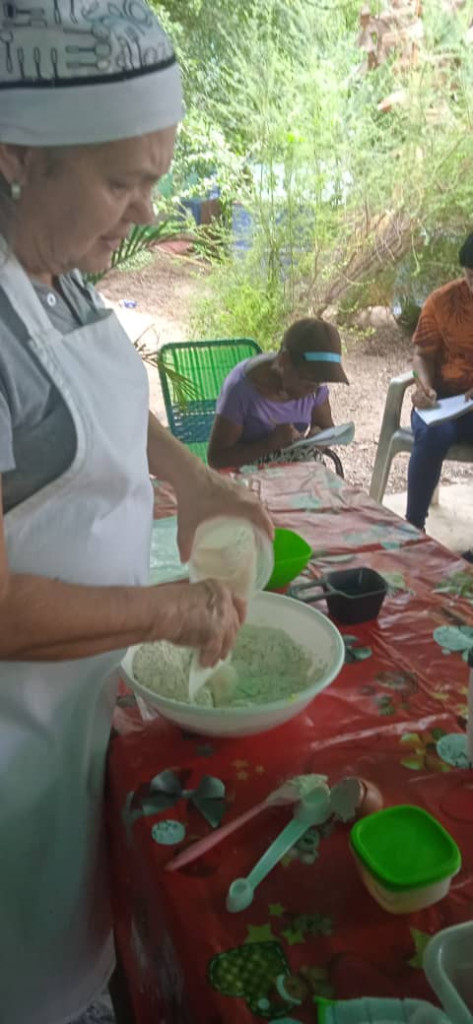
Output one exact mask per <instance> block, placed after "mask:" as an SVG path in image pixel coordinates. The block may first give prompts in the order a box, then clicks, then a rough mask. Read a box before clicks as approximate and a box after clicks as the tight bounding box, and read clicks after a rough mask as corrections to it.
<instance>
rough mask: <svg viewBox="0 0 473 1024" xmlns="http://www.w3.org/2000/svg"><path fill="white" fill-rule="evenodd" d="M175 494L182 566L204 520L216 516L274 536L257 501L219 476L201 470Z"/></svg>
mask: <svg viewBox="0 0 473 1024" xmlns="http://www.w3.org/2000/svg"><path fill="white" fill-rule="evenodd" d="M176 494H177V516H178V531H177V543H178V546H179V552H180V555H181V558H182V561H183V562H187V561H188V560H189V558H190V553H191V548H192V542H193V540H194V534H195V531H196V529H197V527H198V526H199V524H200V523H202V522H203V521H204V520H205V519H211V518H214V517H215V516H242V517H243V518H245V519H249V520H250V521H251V522H252V523H254V525H255V526H257V527H259V529H260V530H263V531H264V533H266V534H267V535H268V537H270V538H272V536H273V525H272V523H271V520H270V518H269V515H268V513H267V512H266V509H265V508H264V507H263V505H262V504H261V502H260V501H259V500H258V498H257V497H256V496H255V495H254V494H252V493H251V491H249V490H248V489H247V488H246V487H244V486H243V485H242V484H238V483H234V482H233V481H232V480H229V479H228V478H227V477H224V476H220V475H219V473H216V472H214V470H212V469H207V467H206V466H202V468H201V469H200V471H199V473H198V474H195V475H192V476H189V477H187V478H186V479H185V480H184V481H182V483H180V486H179V487H176Z"/></svg>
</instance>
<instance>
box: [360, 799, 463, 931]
mask: <svg viewBox="0 0 473 1024" xmlns="http://www.w3.org/2000/svg"><path fill="white" fill-rule="evenodd" d="M350 839H351V847H352V852H353V853H354V855H355V859H356V862H357V867H358V870H359V873H360V875H361V878H362V880H363V881H364V883H365V885H366V887H367V889H368V891H369V892H370V893H371V895H372V896H373V897H374V898H375V899H376V900H377V901H378V903H380V905H381V906H382V907H383V908H384V909H385V910H388V911H389V912H390V913H393V914H408V913H412V912H413V911H415V910H421V909H423V908H424V907H428V906H431V905H432V904H433V903H437V902H438V900H441V899H443V897H444V896H446V895H447V892H448V890H449V888H450V883H451V880H452V878H453V877H454V876H455V875H456V874H457V873H458V871H459V870H460V868H461V853H460V850H459V849H458V846H457V844H456V842H455V840H454V839H452V837H451V835H449V833H448V832H447V831H446V829H444V828H443V826H442V825H440V823H439V822H438V821H437V820H436V818H434V817H433V816H432V815H431V814H429V813H428V812H427V811H424V810H423V808H422V807H416V806H413V805H410V804H404V805H401V806H399V807H388V808H386V809H385V810H382V811H377V812H376V813H375V814H370V815H368V817H366V818H361V819H360V821H358V822H356V824H355V825H354V826H353V828H352V830H351V833H350Z"/></svg>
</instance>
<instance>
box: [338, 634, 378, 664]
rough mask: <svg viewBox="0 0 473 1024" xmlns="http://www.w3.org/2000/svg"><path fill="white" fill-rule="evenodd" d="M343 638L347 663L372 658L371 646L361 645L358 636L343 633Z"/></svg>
mask: <svg viewBox="0 0 473 1024" xmlns="http://www.w3.org/2000/svg"><path fill="white" fill-rule="evenodd" d="M342 640H343V643H344V644H345V665H352V664H353V662H355V661H365V660H366V658H371V655H372V653H373V651H372V650H371V647H359V646H358V645H359V643H360V641H359V639H358V637H357V636H349V635H348V633H342Z"/></svg>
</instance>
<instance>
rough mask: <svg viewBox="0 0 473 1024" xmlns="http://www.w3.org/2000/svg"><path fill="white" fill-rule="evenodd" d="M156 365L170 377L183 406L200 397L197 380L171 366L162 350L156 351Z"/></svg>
mask: <svg viewBox="0 0 473 1024" xmlns="http://www.w3.org/2000/svg"><path fill="white" fill-rule="evenodd" d="M155 359H156V366H157V367H158V369H159V370H162V371H163V373H165V374H166V377H168V379H169V381H170V383H171V386H172V388H173V390H174V393H175V399H176V402H177V404H178V405H180V406H181V408H185V407H186V405H187V403H188V402H195V401H197V400H198V399H199V397H200V394H199V388H198V386H197V384H196V383H195V381H193V380H189V378H188V377H185V376H184V374H182V373H179V370H175V369H174V367H173V366H170V364H169V363H168V362H166V359H164V358H163V355H162V353H161V352H156V356H155Z"/></svg>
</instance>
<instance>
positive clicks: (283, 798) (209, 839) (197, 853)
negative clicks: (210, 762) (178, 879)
mask: <svg viewBox="0 0 473 1024" xmlns="http://www.w3.org/2000/svg"><path fill="white" fill-rule="evenodd" d="M312 778H313V779H314V786H315V785H316V784H317V781H319V782H323V781H325V778H326V776H325V775H320V776H312ZM300 799H301V787H300V784H298V780H297V779H295V780H294V781H290V782H285V783H284V785H282V786H279V789H275V790H274V792H273V793H270V794H269V796H267V797H266V799H265V800H262V801H261V803H259V804H256V806H255V807H251V808H250V810H249V811H245V812H244V814H240V815H239V817H238V818H234V820H233V821H229V822H228V823H227V824H226V825H221V827H220V828H218V829H216V830H215V832H211V833H210V835H208V836H204V838H203V839H199V840H198V842H197V843H194V844H193V845H192V846H189V847H188V848H187V850H183V851H182V853H178V854H177V857H173V858H172V860H170V861H169V862H168V863H167V864H166V868H165V869H166V871H177V870H178V868H183V867H184V866H185V865H186V864H191V863H192V861H194V860H197V858H198V857H202V855H203V854H204V853H207V852H208V850H212V849H213V847H214V846H217V844H218V843H220V842H221V841H222V839H226V837H227V836H230V835H231V834H232V832H236V830H237V829H238V828H240V827H241V826H242V825H246V823H247V822H248V821H251V820H252V818H256V816H257V814H259V813H260V812H261V811H265V810H266V809H267V808H268V807H278V806H283V805H284V804H294V803H297V801H299V800H300Z"/></svg>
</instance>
